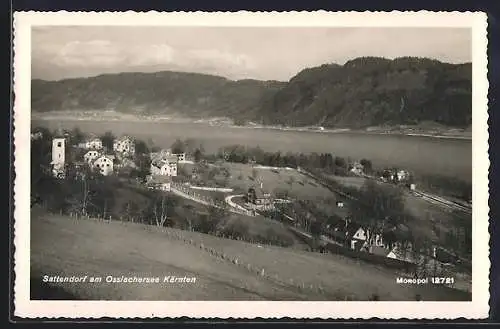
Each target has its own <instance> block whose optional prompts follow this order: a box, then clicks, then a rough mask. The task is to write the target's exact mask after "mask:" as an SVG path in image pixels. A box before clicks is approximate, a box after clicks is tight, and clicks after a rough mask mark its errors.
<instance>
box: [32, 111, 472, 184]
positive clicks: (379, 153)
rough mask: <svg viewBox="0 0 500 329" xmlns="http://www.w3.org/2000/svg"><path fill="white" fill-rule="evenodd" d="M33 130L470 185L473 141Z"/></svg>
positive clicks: (106, 124) (201, 129)
mask: <svg viewBox="0 0 500 329" xmlns="http://www.w3.org/2000/svg"><path fill="white" fill-rule="evenodd" d="M32 126H45V127H47V128H50V129H56V128H58V127H61V128H65V129H72V128H74V127H79V128H80V129H81V130H82V131H85V132H89V133H96V134H102V133H104V132H106V131H112V132H113V133H114V134H115V135H117V136H119V135H122V134H128V135H131V136H134V137H136V138H139V139H143V140H148V139H149V138H150V139H151V140H152V141H153V142H154V144H155V145H158V146H160V147H169V146H170V145H171V144H172V143H173V142H174V141H175V139H177V138H180V139H187V138H192V139H196V140H199V141H200V142H201V143H203V146H204V147H205V149H206V150H207V152H215V151H217V149H218V148H219V147H221V146H227V145H230V144H242V145H248V146H257V145H258V146H260V147H261V148H262V149H264V150H266V151H282V152H288V151H291V152H304V153H308V152H318V153H319V152H329V153H333V154H335V155H338V156H342V157H346V158H347V157H351V158H353V159H361V158H366V159H369V160H371V161H372V163H373V165H374V166H375V167H385V166H397V167H402V168H407V169H409V170H412V171H415V172H417V173H419V174H440V175H446V176H449V177H457V178H460V179H462V180H464V181H467V182H471V181H472V141H471V140H466V139H451V138H446V139H444V138H432V137H421V136H404V135H375V134H363V133H349V132H342V133H324V132H321V133H319V132H314V131H282V130H276V129H254V128H242V127H214V126H210V125H208V124H202V123H199V124H198V123H171V122H156V123H155V122H120V121H83V120H57V121H55V120H53V121H49V120H33V121H32Z"/></svg>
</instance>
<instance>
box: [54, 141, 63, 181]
mask: <svg viewBox="0 0 500 329" xmlns="http://www.w3.org/2000/svg"><path fill="white" fill-rule="evenodd" d="M65 142H66V140H65V139H64V138H54V139H53V140H52V162H51V164H52V172H53V174H54V176H55V177H57V178H63V177H64V174H65V170H64V165H65V161H66V159H65V149H66V145H65Z"/></svg>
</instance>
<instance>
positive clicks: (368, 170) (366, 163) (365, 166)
mask: <svg viewBox="0 0 500 329" xmlns="http://www.w3.org/2000/svg"><path fill="white" fill-rule="evenodd" d="M359 163H360V164H361V165H362V166H363V170H364V171H365V172H366V173H371V172H372V171H373V167H372V162H371V161H370V160H367V159H361V161H360V162H359Z"/></svg>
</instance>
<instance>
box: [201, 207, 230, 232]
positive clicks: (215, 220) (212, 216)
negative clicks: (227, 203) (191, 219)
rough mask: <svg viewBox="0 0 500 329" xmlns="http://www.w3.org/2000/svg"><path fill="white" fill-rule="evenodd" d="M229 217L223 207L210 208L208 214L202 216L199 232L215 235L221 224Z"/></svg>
mask: <svg viewBox="0 0 500 329" xmlns="http://www.w3.org/2000/svg"><path fill="white" fill-rule="evenodd" d="M226 215H227V213H226V210H225V209H224V208H221V207H215V206H208V209H207V214H205V215H202V217H201V220H200V222H199V223H198V227H197V231H200V232H202V233H206V234H214V233H217V231H218V226H219V223H221V221H222V219H223V218H224V217H225V216H226Z"/></svg>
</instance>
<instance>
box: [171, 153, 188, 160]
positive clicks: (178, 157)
mask: <svg viewBox="0 0 500 329" xmlns="http://www.w3.org/2000/svg"><path fill="white" fill-rule="evenodd" d="M172 155H175V156H176V157H177V161H178V162H185V161H186V153H177V154H172Z"/></svg>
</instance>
